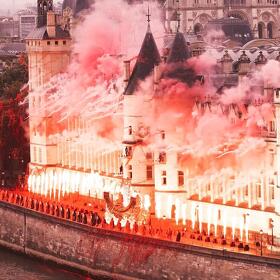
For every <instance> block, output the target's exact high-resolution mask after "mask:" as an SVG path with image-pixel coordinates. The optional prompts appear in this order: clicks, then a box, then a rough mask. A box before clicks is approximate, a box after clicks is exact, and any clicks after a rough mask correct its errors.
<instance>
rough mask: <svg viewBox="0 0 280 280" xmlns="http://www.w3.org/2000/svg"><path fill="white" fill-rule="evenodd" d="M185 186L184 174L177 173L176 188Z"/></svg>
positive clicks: (181, 172)
mask: <svg viewBox="0 0 280 280" xmlns="http://www.w3.org/2000/svg"><path fill="white" fill-rule="evenodd" d="M184 184H185V179H184V172H183V171H178V186H179V187H180V186H184Z"/></svg>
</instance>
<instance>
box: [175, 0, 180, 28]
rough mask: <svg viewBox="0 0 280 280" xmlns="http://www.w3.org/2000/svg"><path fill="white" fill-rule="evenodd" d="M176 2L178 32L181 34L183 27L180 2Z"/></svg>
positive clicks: (177, 0)
mask: <svg viewBox="0 0 280 280" xmlns="http://www.w3.org/2000/svg"><path fill="white" fill-rule="evenodd" d="M176 2H177V9H176V18H177V22H178V26H177V32H180V27H181V14H180V1H179V0H176Z"/></svg>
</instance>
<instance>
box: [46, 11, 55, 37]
mask: <svg viewBox="0 0 280 280" xmlns="http://www.w3.org/2000/svg"><path fill="white" fill-rule="evenodd" d="M55 27H56V15H55V13H54V11H48V14H47V33H48V35H49V37H50V38H55V37H56V31H55Z"/></svg>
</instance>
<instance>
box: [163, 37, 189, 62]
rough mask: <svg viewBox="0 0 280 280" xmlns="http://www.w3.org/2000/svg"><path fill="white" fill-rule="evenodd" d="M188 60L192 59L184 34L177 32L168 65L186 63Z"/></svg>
mask: <svg viewBox="0 0 280 280" xmlns="http://www.w3.org/2000/svg"><path fill="white" fill-rule="evenodd" d="M188 58H190V52H189V49H188V47H187V42H186V40H185V37H184V34H183V33H181V32H177V33H176V36H175V39H174V41H173V44H172V47H171V49H170V53H169V56H168V58H167V63H178V62H185V61H186V60H187V59H188Z"/></svg>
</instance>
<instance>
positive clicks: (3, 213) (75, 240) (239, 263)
mask: <svg viewBox="0 0 280 280" xmlns="http://www.w3.org/2000/svg"><path fill="white" fill-rule="evenodd" d="M0 245H1V246H5V247H8V248H10V249H13V250H16V251H19V252H22V253H24V254H27V255H31V256H34V257H37V258H40V259H42V260H45V261H51V262H55V263H58V264H61V265H63V266H67V267H70V268H73V269H78V270H80V271H83V272H84V273H89V274H90V275H93V276H95V277H98V279H103V277H106V278H104V279H149V280H152V279H153V280H156V279H170V280H173V279H174V280H175V279H176V280H177V279H190V280H192V279H195V280H200V279H201V280H204V279H209V280H211V279H225V280H231V279H240V280H242V279H247V280H262V279H267V280H278V279H279V278H280V269H279V265H280V262H279V260H276V259H268V258H263V257H254V256H250V255H246V254H239V253H232V252H227V251H223V250H221V251H218V250H211V249H206V248H199V247H193V246H190V245H183V244H178V243H173V242H168V241H160V240H156V239H152V238H145V237H141V236H134V235H130V234H125V233H116V232H112V231H109V230H104V229H100V228H93V227H90V226H85V225H81V224H76V223H73V222H70V221H65V220H61V219H57V218H55V217H51V216H48V215H45V214H40V213H38V212H34V211H32V210H28V209H23V208H20V207H17V206H14V205H10V204H7V203H4V202H0Z"/></svg>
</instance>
